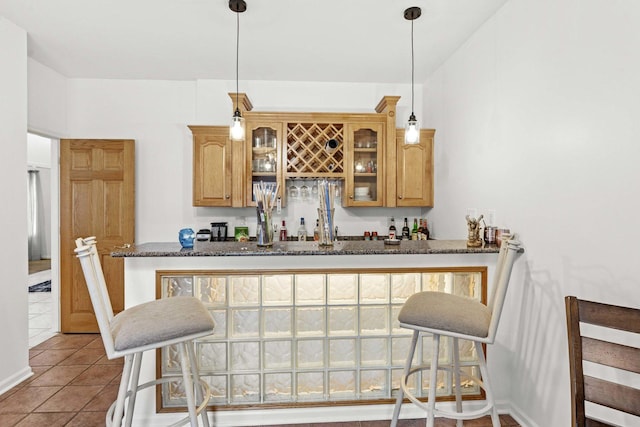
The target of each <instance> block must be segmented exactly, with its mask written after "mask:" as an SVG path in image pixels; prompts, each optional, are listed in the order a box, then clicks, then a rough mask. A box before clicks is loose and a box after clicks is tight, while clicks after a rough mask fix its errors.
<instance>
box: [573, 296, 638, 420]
mask: <svg viewBox="0 0 640 427" xmlns="http://www.w3.org/2000/svg"><path fill="white" fill-rule="evenodd" d="M565 305H566V314H567V332H568V338H569V368H570V376H571V407H572V414H571V425H572V426H574V427H584V426H586V427H597V426H609V425H615V424H608V423H607V420H603V419H601V416H600V412H598V416H597V418H596V417H595V416H594V415H587V414H585V402H592V403H595V404H596V405H601V406H605V407H608V408H612V409H615V410H617V411H621V412H623V413H625V414H632V415H634V416H640V389H637V388H634V387H629V386H627V385H624V384H620V383H617V382H615V381H614V380H612V379H610V377H611V376H609V375H608V376H607V377H609V378H608V379H601V378H595V377H593V376H589V375H585V374H584V371H583V361H589V362H592V363H595V364H598V365H604V366H608V367H612V368H617V369H621V370H624V371H629V372H634V373H637V374H638V373H640V348H636V347H631V346H627V345H621V344H618V343H614V342H610V341H607V340H603V339H594V338H590V337H587V336H584V335H583V334H582V333H581V328H580V323H583V324H591V325H597V326H600V327H603V328H611V329H617V330H621V331H626V332H632V333H636V334H640V309H635V308H629V307H621V306H616V305H609V304H601V303H597V302H591V301H585V300H580V299H578V298H576V297H574V296H568V297H565ZM598 335H599V336H600V335H601V334H598ZM609 335H611V334H609ZM605 412H606V411H603V412H602V413H603V414H604V413H605Z"/></svg>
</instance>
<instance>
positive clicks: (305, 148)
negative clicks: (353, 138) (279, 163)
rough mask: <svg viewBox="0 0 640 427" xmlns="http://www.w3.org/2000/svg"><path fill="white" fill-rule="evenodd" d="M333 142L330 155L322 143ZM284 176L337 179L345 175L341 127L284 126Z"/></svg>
mask: <svg viewBox="0 0 640 427" xmlns="http://www.w3.org/2000/svg"><path fill="white" fill-rule="evenodd" d="M330 139H335V140H336V141H338V146H337V147H336V149H335V150H333V151H331V152H329V151H327V150H326V149H325V143H326V142H327V141H328V140H330ZM286 156H287V158H286V161H287V167H286V175H287V177H299V178H304V177H323V176H328V177H333V178H335V177H337V176H340V175H343V174H344V125H343V124H338V123H288V124H287V153H286Z"/></svg>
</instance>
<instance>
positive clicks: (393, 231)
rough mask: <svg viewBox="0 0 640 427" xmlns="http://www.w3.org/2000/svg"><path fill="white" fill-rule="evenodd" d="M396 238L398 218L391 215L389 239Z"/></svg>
mask: <svg viewBox="0 0 640 427" xmlns="http://www.w3.org/2000/svg"><path fill="white" fill-rule="evenodd" d="M395 238H396V220H395V219H393V217H391V225H390V226H389V239H390V240H393V239H395Z"/></svg>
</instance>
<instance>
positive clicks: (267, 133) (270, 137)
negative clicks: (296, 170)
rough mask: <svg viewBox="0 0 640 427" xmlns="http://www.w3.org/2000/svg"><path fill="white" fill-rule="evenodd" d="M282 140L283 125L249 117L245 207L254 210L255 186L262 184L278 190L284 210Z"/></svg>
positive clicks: (246, 138) (246, 135) (246, 145)
mask: <svg viewBox="0 0 640 427" xmlns="http://www.w3.org/2000/svg"><path fill="white" fill-rule="evenodd" d="M283 139H284V123H283V122H282V121H266V120H259V119H253V118H251V117H247V119H246V134H245V150H246V153H247V156H246V164H245V171H246V179H245V186H244V187H245V199H246V200H245V206H255V200H254V198H253V184H254V183H259V182H261V181H262V182H264V183H265V184H268V185H278V186H279V190H278V197H280V200H281V203H282V206H284V203H285V198H284V192H285V188H284V173H283V170H282V147H283Z"/></svg>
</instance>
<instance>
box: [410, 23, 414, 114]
mask: <svg viewBox="0 0 640 427" xmlns="http://www.w3.org/2000/svg"><path fill="white" fill-rule="evenodd" d="M413 70H414V66H413V19H412V20H411V115H412V116H413V115H414V113H413V112H414V110H413Z"/></svg>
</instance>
